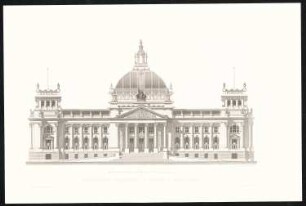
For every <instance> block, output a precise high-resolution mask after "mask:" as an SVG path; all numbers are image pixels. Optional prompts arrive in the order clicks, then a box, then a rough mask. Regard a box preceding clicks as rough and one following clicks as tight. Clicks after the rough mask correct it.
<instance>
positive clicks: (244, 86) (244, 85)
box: [243, 82, 247, 91]
mask: <svg viewBox="0 0 306 206" xmlns="http://www.w3.org/2000/svg"><path fill="white" fill-rule="evenodd" d="M243 90H244V91H246V90H247V88H246V83H245V82H244V83H243Z"/></svg>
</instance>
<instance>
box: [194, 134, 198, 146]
mask: <svg viewBox="0 0 306 206" xmlns="http://www.w3.org/2000/svg"><path fill="white" fill-rule="evenodd" d="M194 148H195V149H199V137H198V136H196V137H195V138H194Z"/></svg>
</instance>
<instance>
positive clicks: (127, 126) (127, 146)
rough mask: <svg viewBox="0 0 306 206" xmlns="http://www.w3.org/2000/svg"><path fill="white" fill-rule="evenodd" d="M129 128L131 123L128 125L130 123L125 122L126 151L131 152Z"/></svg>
mask: <svg viewBox="0 0 306 206" xmlns="http://www.w3.org/2000/svg"><path fill="white" fill-rule="evenodd" d="M128 128H129V125H128V124H125V152H129V144H128V141H129V138H128Z"/></svg>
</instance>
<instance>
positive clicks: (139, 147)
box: [28, 41, 254, 163]
mask: <svg viewBox="0 0 306 206" xmlns="http://www.w3.org/2000/svg"><path fill="white" fill-rule="evenodd" d="M109 93H110V96H111V101H110V102H109V108H107V109H65V108H62V107H61V100H62V95H61V88H60V84H57V87H56V88H54V89H51V88H49V86H48V88H45V89H44V88H40V85H39V84H37V86H36V95H35V103H36V106H35V108H34V109H33V110H31V111H30V117H29V121H30V134H31V145H30V149H29V159H28V162H41V163H46V162H59V163H61V162H101V163H104V162H114V163H115V162H117V163H128V162H138V163H153V162H156V163H175V162H201V163H202V162H203V163H205V162H220V163H221V162H253V161H254V150H253V135H252V134H253V131H252V128H253V114H252V109H251V108H249V107H248V104H247V103H248V95H247V86H246V84H245V83H244V84H243V85H242V86H241V88H239V89H238V88H235V85H234V87H233V88H228V87H227V85H226V84H225V83H223V91H222V94H221V106H220V108H219V109H177V108H175V107H174V101H173V100H172V98H171V96H172V94H173V89H172V85H171V84H170V85H169V87H168V86H166V84H165V82H164V81H163V80H162V79H161V78H160V77H159V76H158V75H157V74H156V73H155V72H154V71H152V70H151V69H150V68H149V67H148V63H147V54H146V52H145V51H144V49H143V45H142V42H141V41H140V43H139V49H138V52H137V53H136V54H135V65H134V67H133V69H132V70H131V71H129V72H128V73H127V74H125V75H124V76H123V77H122V78H121V79H120V80H119V81H118V83H117V84H116V86H115V87H113V86H112V85H111V87H110V91H109Z"/></svg>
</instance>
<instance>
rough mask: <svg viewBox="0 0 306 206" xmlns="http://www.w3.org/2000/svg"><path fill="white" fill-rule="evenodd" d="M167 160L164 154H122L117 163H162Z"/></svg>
mask: <svg viewBox="0 0 306 206" xmlns="http://www.w3.org/2000/svg"><path fill="white" fill-rule="evenodd" d="M166 160H167V156H166V153H165V152H160V153H124V154H123V155H122V156H121V157H120V159H118V161H122V162H164V161H166Z"/></svg>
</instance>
